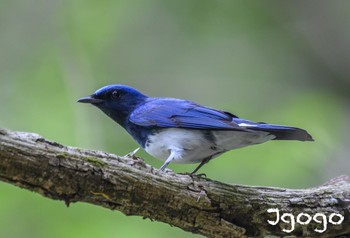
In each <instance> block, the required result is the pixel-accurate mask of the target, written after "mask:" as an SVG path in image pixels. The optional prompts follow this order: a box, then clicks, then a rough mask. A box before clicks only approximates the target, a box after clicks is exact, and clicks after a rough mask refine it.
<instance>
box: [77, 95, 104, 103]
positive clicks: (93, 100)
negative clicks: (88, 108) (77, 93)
mask: <svg viewBox="0 0 350 238" xmlns="http://www.w3.org/2000/svg"><path fill="white" fill-rule="evenodd" d="M77 102H81V103H91V104H100V103H102V102H103V100H102V99H98V98H94V97H93V96H87V97H83V98H80V99H79V100H78V101H77Z"/></svg>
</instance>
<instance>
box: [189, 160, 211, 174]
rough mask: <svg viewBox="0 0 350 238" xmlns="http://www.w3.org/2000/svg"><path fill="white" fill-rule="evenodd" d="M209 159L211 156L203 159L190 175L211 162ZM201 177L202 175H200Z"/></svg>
mask: <svg viewBox="0 0 350 238" xmlns="http://www.w3.org/2000/svg"><path fill="white" fill-rule="evenodd" d="M211 158H212V156H210V157H207V158H205V159H204V160H202V162H201V163H200V164H199V165H198V166H197V168H195V169H194V170H193V172H192V173H191V174H195V173H196V172H197V171H198V170H199V169H200V168H201V167H202V166H203V165H205V164H206V163H208V162H209V160H211ZM201 175H202V174H201ZM204 175H205V174H204Z"/></svg>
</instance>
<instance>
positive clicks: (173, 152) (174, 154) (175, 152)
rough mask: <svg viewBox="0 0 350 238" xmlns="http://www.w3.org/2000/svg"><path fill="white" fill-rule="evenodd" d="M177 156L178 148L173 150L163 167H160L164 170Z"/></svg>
mask: <svg viewBox="0 0 350 238" xmlns="http://www.w3.org/2000/svg"><path fill="white" fill-rule="evenodd" d="M175 156H177V151H176V150H171V151H170V155H169V157H168V158H167V159H166V161H165V162H164V164H163V165H162V167H160V170H161V171H164V169H165V168H166V167H167V166H168V164H170V162H171V161H172V160H173V159H174V158H175Z"/></svg>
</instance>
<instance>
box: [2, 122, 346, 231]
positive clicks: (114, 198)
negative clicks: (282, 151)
mask: <svg viewBox="0 0 350 238" xmlns="http://www.w3.org/2000/svg"><path fill="white" fill-rule="evenodd" d="M0 180H2V181H5V182H8V183H11V184H14V185H16V186H19V187H22V188H25V189H28V190H31V191H34V192H37V193H40V194H41V195H43V196H45V197H48V198H51V199H58V200H63V201H64V202H65V203H66V204H67V205H69V204H70V203H72V202H78V201H79V202H88V203H92V204H95V205H98V206H102V207H106V208H109V209H112V210H118V211H121V212H122V213H124V214H126V215H138V216H143V217H145V218H149V219H152V220H157V221H162V222H165V223H168V224H170V225H172V226H177V227H179V228H181V229H183V230H185V231H188V232H192V233H199V234H202V235H204V236H207V237H264V236H270V237H271V236H276V237H280V236H291V237H293V236H297V237H300V236H303V237H338V236H339V237H340V236H341V237H350V177H348V176H341V177H338V178H336V179H334V180H332V181H329V182H328V183H327V184H324V185H322V186H319V187H315V188H310V189H285V188H272V187H252V186H242V185H229V184H224V183H220V182H217V181H213V180H210V179H207V178H201V177H198V176H190V175H183V174H175V173H172V172H169V173H163V172H160V171H158V170H157V169H154V168H152V167H151V166H149V165H147V164H145V163H144V162H143V160H142V159H141V158H137V157H134V156H124V157H118V156H116V155H113V154H108V153H105V152H100V151H92V150H85V149H79V148H73V147H69V146H63V145H60V144H58V143H56V142H52V141H49V140H46V139H44V138H42V137H41V136H39V135H37V134H33V133H25V132H13V131H9V130H3V129H2V130H0ZM270 208H278V209H279V212H280V216H282V215H283V214H285V213H291V214H293V215H294V216H295V219H296V218H297V216H298V214H300V213H303V214H309V215H310V216H312V217H314V215H315V214H317V213H322V214H325V216H326V217H327V229H326V230H325V231H324V232H322V233H319V232H317V231H315V229H319V230H321V229H322V228H323V227H324V226H323V225H324V224H325V223H321V224H320V223H317V222H316V221H314V220H311V221H310V223H309V224H307V225H301V224H299V223H296V224H295V229H294V230H293V231H292V232H290V233H288V232H286V231H283V229H286V230H289V229H290V228H291V224H287V223H284V222H282V221H281V220H280V221H279V223H278V224H277V225H271V224H269V222H267V220H270V221H274V220H276V219H277V214H276V213H274V212H271V213H269V212H268V209H270ZM332 213H333V214H341V216H343V217H344V220H343V221H342V222H341V224H338V225H333V224H331V223H330V222H329V217H330V216H331V214H332ZM284 218H285V219H287V218H290V216H285V217H284ZM299 218H300V220H301V221H302V222H303V221H305V220H307V219H308V217H307V215H302V216H301V217H299ZM321 218H322V217H321V216H319V217H316V218H315V219H318V220H321ZM338 218H339V216H333V217H332V219H333V220H332V221H333V222H334V221H335V222H336V221H339V219H338ZM287 220H288V219H287Z"/></svg>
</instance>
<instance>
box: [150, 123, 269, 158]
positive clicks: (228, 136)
mask: <svg viewBox="0 0 350 238" xmlns="http://www.w3.org/2000/svg"><path fill="white" fill-rule="evenodd" d="M203 132H204V131H202V130H189V129H179V128H169V129H163V130H161V131H159V132H158V133H157V134H155V135H152V136H150V137H149V138H148V139H149V140H148V141H147V143H146V145H145V150H146V151H147V153H149V154H150V155H152V156H153V157H155V158H157V159H160V160H163V161H165V160H166V159H167V158H168V157H169V155H170V152H171V151H173V152H174V151H175V152H176V156H175V158H174V160H173V162H175V163H198V162H201V161H202V160H203V159H205V158H207V157H211V156H214V157H215V155H219V154H222V153H224V152H226V151H228V150H232V149H235V148H240V147H244V146H247V145H252V144H259V143H263V142H265V141H268V140H271V139H273V138H274V136H272V135H269V134H268V133H266V132H256V133H247V132H240V131H212V132H211V133H207V135H206V134H205V133H203Z"/></svg>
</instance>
